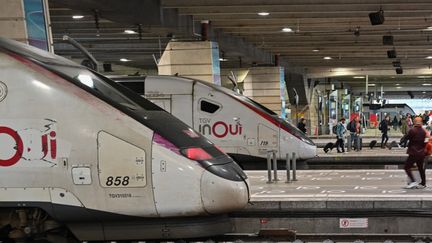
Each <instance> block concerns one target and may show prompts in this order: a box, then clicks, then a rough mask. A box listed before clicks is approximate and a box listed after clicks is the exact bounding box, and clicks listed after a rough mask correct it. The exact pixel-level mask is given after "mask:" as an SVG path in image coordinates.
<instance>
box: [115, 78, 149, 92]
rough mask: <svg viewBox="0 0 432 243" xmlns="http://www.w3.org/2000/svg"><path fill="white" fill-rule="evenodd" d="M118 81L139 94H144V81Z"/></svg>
mask: <svg viewBox="0 0 432 243" xmlns="http://www.w3.org/2000/svg"><path fill="white" fill-rule="evenodd" d="M118 83H119V84H121V85H123V86H124V87H126V88H128V89H130V90H132V91H134V92H135V93H137V94H139V95H144V82H141V81H138V82H118Z"/></svg>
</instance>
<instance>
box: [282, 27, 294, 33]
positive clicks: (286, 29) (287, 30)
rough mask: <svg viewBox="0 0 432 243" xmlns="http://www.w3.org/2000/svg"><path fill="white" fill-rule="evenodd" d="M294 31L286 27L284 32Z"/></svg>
mask: <svg viewBox="0 0 432 243" xmlns="http://www.w3.org/2000/svg"><path fill="white" fill-rule="evenodd" d="M292 31H293V30H292V29H291V28H288V27H285V28H283V29H282V32H292Z"/></svg>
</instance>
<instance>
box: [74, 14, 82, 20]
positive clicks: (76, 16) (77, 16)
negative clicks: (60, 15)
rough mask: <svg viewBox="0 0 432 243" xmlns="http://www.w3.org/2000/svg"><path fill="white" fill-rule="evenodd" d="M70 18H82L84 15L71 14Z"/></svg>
mask: <svg viewBox="0 0 432 243" xmlns="http://www.w3.org/2000/svg"><path fill="white" fill-rule="evenodd" d="M72 18H73V19H82V18H84V15H73V16H72Z"/></svg>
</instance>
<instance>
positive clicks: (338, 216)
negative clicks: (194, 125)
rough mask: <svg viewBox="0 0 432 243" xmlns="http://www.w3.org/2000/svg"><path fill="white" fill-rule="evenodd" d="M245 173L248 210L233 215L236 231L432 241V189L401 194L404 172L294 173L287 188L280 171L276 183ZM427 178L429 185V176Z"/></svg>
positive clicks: (256, 173) (262, 175)
mask: <svg viewBox="0 0 432 243" xmlns="http://www.w3.org/2000/svg"><path fill="white" fill-rule="evenodd" d="M247 174H248V176H249V180H250V184H251V205H249V206H248V207H247V208H246V209H244V210H243V211H240V212H236V213H234V214H233V215H232V217H233V218H234V220H235V225H236V231H237V232H252V231H254V232H258V231H259V230H263V229H273V228H278V229H280V228H284V229H290V230H292V231H294V232H296V235H297V236H299V237H300V236H302V235H303V236H307V235H315V236H318V235H320V234H321V235H324V236H325V235H327V236H331V235H351V236H365V235H375V236H383V237H384V238H385V237H390V236H397V235H399V236H409V237H432V227H431V225H432V187H431V188H425V189H404V188H403V187H404V186H405V185H406V184H407V177H406V175H405V173H404V171H402V170H356V171H347V170H314V171H311V170H308V171H297V179H298V181H295V182H291V183H285V179H286V177H285V172H283V171H279V173H278V177H279V179H280V181H277V182H274V183H267V171H247ZM427 176H428V177H429V178H430V180H429V183H430V184H432V172H429V171H428V172H427ZM430 239H432V238H430Z"/></svg>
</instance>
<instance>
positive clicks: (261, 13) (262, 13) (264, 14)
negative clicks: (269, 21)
mask: <svg viewBox="0 0 432 243" xmlns="http://www.w3.org/2000/svg"><path fill="white" fill-rule="evenodd" d="M257 14H258V15H259V16H269V15H270V13H269V12H264V11H263V12H258V13H257Z"/></svg>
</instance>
